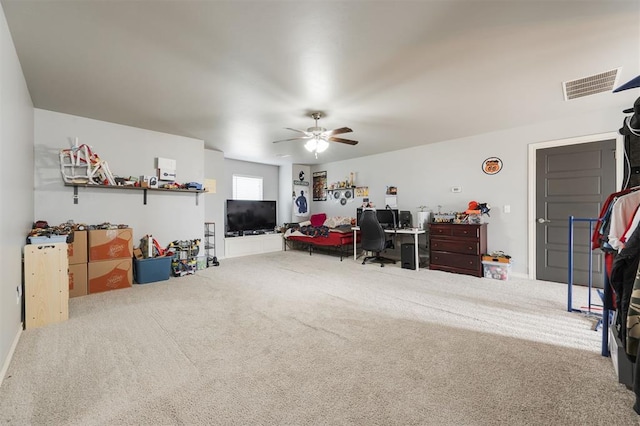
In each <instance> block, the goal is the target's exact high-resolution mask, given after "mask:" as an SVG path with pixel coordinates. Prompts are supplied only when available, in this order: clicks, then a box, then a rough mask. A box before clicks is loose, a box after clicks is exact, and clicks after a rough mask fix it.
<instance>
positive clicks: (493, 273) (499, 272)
mask: <svg viewBox="0 0 640 426" xmlns="http://www.w3.org/2000/svg"><path fill="white" fill-rule="evenodd" d="M482 268H483V269H484V277H485V278H492V279H494V280H502V281H507V280H509V274H510V273H511V264H510V263H504V262H487V261H485V260H483V261H482Z"/></svg>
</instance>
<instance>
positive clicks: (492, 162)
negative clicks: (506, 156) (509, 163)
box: [482, 157, 502, 175]
mask: <svg viewBox="0 0 640 426" xmlns="http://www.w3.org/2000/svg"><path fill="white" fill-rule="evenodd" d="M500 170H502V160H501V159H499V158H498V157H489V158H487V159H486V160H484V161H483V162H482V171H483V172H485V173H486V174H488V175H495V174H496V173H498V172H499V171H500Z"/></svg>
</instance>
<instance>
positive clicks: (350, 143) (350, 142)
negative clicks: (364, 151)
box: [327, 137, 358, 145]
mask: <svg viewBox="0 0 640 426" xmlns="http://www.w3.org/2000/svg"><path fill="white" fill-rule="evenodd" d="M327 140H329V141H332V142H340V143H346V144H348V145H357V144H358V141H353V140H351V139H343V138H334V137H330V138H328V139H327Z"/></svg>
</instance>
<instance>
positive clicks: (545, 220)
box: [538, 217, 551, 223]
mask: <svg viewBox="0 0 640 426" xmlns="http://www.w3.org/2000/svg"><path fill="white" fill-rule="evenodd" d="M549 222H551V221H550V220H549V219H544V218H542V217H539V218H538V223H549Z"/></svg>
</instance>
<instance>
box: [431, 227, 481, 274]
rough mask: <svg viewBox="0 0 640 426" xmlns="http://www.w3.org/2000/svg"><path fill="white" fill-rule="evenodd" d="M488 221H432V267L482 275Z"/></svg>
mask: <svg viewBox="0 0 640 426" xmlns="http://www.w3.org/2000/svg"><path fill="white" fill-rule="evenodd" d="M486 252H487V224H486V223H482V224H466V223H464V224H463V223H460V224H458V223H431V224H430V225H429V260H430V264H429V269H436V270H439V271H447V272H457V273H459V274H466V275H473V276H476V277H482V276H483V271H482V255H483V254H484V253H486Z"/></svg>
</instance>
